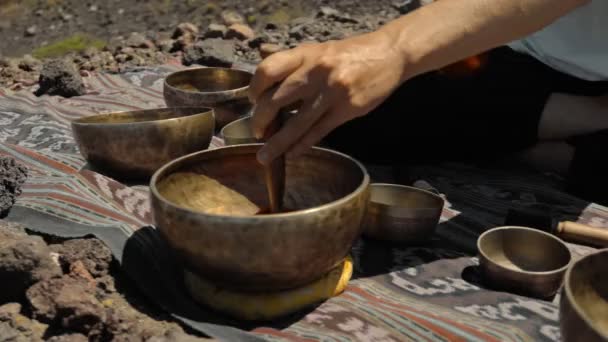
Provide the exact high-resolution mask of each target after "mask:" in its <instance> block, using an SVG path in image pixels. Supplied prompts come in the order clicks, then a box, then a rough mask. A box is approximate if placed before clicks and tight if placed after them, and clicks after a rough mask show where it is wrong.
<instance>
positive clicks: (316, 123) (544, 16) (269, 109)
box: [250, 0, 589, 163]
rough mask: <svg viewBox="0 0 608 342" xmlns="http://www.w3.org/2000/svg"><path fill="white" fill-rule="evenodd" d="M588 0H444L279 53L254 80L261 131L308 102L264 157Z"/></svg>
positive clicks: (305, 141) (314, 138)
mask: <svg viewBox="0 0 608 342" xmlns="http://www.w3.org/2000/svg"><path fill="white" fill-rule="evenodd" d="M587 2H589V0H440V1H436V2H434V3H432V4H430V5H427V6H425V7H422V8H420V9H418V10H416V11H413V12H411V13H410V14H408V15H405V16H403V17H401V18H399V19H397V20H395V21H392V22H390V23H388V24H386V25H385V26H383V27H382V28H380V29H378V30H377V31H374V32H371V33H367V34H363V35H359V36H355V37H352V38H348V39H344V40H341V41H330V42H326V43H320V44H306V45H302V46H299V47H297V48H295V49H292V50H288V51H284V52H280V53H277V54H274V55H272V56H270V57H268V58H267V59H266V60H264V61H263V62H262V63H261V64H260V65H259V66H258V69H257V71H256V73H255V75H254V78H253V80H252V83H251V88H250V97H251V99H252V101H254V103H256V110H255V112H254V117H253V128H254V132H256V135H258V136H261V135H262V133H263V132H264V130H265V128H266V126H267V125H268V123H269V122H270V121H271V120H272V119H273V118H274V117H275V116H276V113H277V111H279V110H280V108H283V107H285V106H288V105H290V104H293V103H295V102H297V101H301V103H302V106H301V107H300V109H299V112H298V115H296V116H294V117H293V118H291V119H290V120H289V121H288V122H287V123H286V124H285V126H284V127H283V128H282V129H281V130H280V131H279V132H278V133H277V134H275V135H274V136H273V137H271V138H270V140H269V141H268V142H267V144H266V145H265V146H264V148H262V149H261V150H260V153H259V154H258V159H259V160H260V162H262V163H268V162H269V161H271V160H272V159H274V158H275V157H276V156H278V155H280V154H282V153H285V152H289V153H292V154H295V155H297V154H300V153H302V152H303V151H305V150H306V149H307V148H309V147H310V146H312V145H314V144H316V143H318V142H319V141H320V140H321V139H322V138H323V137H324V136H325V135H327V134H328V133H329V132H331V131H332V130H333V129H334V128H336V127H338V126H339V125H341V124H343V123H344V122H347V121H349V120H351V119H354V118H356V117H359V116H362V115H365V114H367V113H368V112H369V111H371V110H372V109H374V108H375V107H376V106H378V105H379V104H380V103H381V102H382V101H383V100H384V99H386V97H388V96H389V95H390V94H391V93H392V91H393V90H395V88H397V87H398V86H399V85H400V84H401V83H403V82H405V81H407V80H408V79H410V78H412V77H414V76H416V75H419V74H423V73H425V72H428V71H431V70H436V69H439V68H442V67H444V66H446V65H449V64H451V63H454V62H456V61H459V60H461V59H463V58H466V57H469V56H472V55H475V54H478V53H480V52H483V51H486V50H488V49H491V48H493V47H496V46H500V45H503V44H505V43H508V42H510V41H512V40H515V39H517V38H520V37H523V36H525V35H527V34H530V33H532V32H535V31H537V30H539V29H541V28H543V27H545V26H547V25H549V24H550V23H552V22H553V21H554V20H556V19H558V18H560V17H561V16H563V15H565V14H567V13H569V12H570V11H572V10H574V9H576V8H577V7H578V6H581V5H584V4H585V3H587Z"/></svg>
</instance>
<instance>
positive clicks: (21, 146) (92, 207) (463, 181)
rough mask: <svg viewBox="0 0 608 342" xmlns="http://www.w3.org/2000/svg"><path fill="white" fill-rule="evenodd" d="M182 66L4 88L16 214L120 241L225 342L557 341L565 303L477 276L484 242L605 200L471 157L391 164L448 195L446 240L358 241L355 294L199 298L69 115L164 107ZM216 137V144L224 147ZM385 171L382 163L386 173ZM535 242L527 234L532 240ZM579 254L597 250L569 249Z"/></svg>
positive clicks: (157, 284) (138, 201)
mask: <svg viewBox="0 0 608 342" xmlns="http://www.w3.org/2000/svg"><path fill="white" fill-rule="evenodd" d="M181 67H182V66H179V65H177V64H171V65H164V66H161V67H157V68H147V69H138V70H133V71H131V72H127V73H124V74H120V75H111V74H92V75H90V76H89V77H86V78H85V81H86V86H87V89H88V94H87V95H85V96H81V97H76V98H71V99H64V98H58V97H48V96H43V97H40V98H37V97H35V96H34V95H32V92H31V89H30V90H22V91H19V92H10V91H8V90H0V155H8V156H11V157H14V158H16V159H17V160H18V161H19V162H21V163H23V164H25V165H26V166H27V167H29V169H30V177H29V179H28V181H27V183H26V184H25V186H24V192H23V195H22V196H21V197H20V198H19V199H18V202H17V204H16V206H15V207H14V208H13V210H12V211H11V212H10V215H9V218H8V219H10V220H13V221H18V222H21V223H23V224H26V225H27V226H29V227H30V228H31V229H33V230H38V231H40V232H44V233H49V234H55V235H59V236H66V237H73V236H84V235H90V234H92V235H95V236H97V237H99V238H100V239H102V240H103V241H105V242H106V244H108V246H109V247H110V248H111V249H112V251H113V253H114V256H115V257H116V258H117V259H118V260H119V261H120V262H121V264H122V266H123V267H124V269H125V271H126V272H127V273H128V274H129V275H130V276H131V277H133V278H134V280H135V281H136V282H137V284H138V285H139V286H140V288H141V290H142V291H143V292H144V293H146V294H147V295H148V296H149V297H150V298H152V299H153V300H155V301H156V302H157V303H158V304H159V305H160V306H161V307H163V308H164V309H165V310H167V311H169V312H170V313H171V314H173V315H174V316H175V317H176V318H178V319H180V320H182V321H183V322H184V323H186V324H188V325H190V326H191V327H193V328H194V329H197V330H199V331H201V332H203V333H205V334H207V335H209V336H212V337H216V338H219V339H229V340H242V341H249V340H251V341H255V340H277V341H279V340H288V341H292V340H293V341H313V340H325V341H338V340H340V341H345V340H350V341H354V340H366V341H402V340H415V341H426V340H455V341H457V340H460V341H533V340H534V341H539V340H540V341H542V340H545V341H553V340H559V339H560V334H559V322H558V306H557V304H556V303H557V302H558V298H554V299H553V300H551V301H548V300H538V299H533V298H528V297H523V296H518V295H514V294H510V293H507V292H501V291H496V290H493V289H492V288H491V286H489V284H484V282H483V279H482V278H480V277H479V276H478V274H477V263H478V260H477V258H476V256H475V252H476V250H475V242H476V239H477V237H478V236H479V234H480V233H481V232H483V231H484V230H486V229H488V228H491V227H494V226H497V225H500V224H501V222H502V221H503V220H504V215H505V213H506V211H507V209H508V208H510V207H512V206H515V205H522V204H534V203H545V204H549V205H552V206H553V207H554V208H556V209H557V210H558V211H559V212H560V213H562V214H563V216H564V218H569V219H574V220H578V221H580V222H585V223H589V224H591V225H595V226H598V227H608V209H607V208H605V207H602V206H599V205H596V204H592V203H586V202H584V201H581V200H579V199H577V198H574V197H571V196H569V195H567V194H566V193H564V192H563V191H562V190H561V182H560V180H559V179H558V178H555V177H553V176H551V175H541V174H535V173H532V172H530V171H526V170H514V169H513V170H512V169H504V168H485V169H481V168H479V167H472V166H467V165H455V164H450V165H443V166H434V167H430V166H418V167H409V168H408V169H407V170H400V171H399V172H388V173H386V172H381V171H383V170H381V169H380V170H377V169H376V168H374V167H372V166H370V170H372V171H373V172H372V176H373V177H374V178H375V180H378V181H395V182H398V181H399V178H394V175H395V174H396V175H400V174H404V173H407V175H408V177H414V179H424V180H425V181H427V182H429V183H430V184H432V185H433V186H434V187H435V188H437V189H438V190H439V191H440V192H441V193H442V194H444V196H445V198H446V200H447V202H448V205H446V208H445V210H444V212H443V216H442V219H441V223H440V226H439V228H438V232H437V237H436V239H435V240H433V241H432V242H431V243H429V244H427V245H424V246H418V247H406V246H396V245H391V244H386V243H378V242H372V241H367V240H360V241H359V242H358V243H357V244H356V246H355V247H354V248H353V253H352V254H353V256H354V259H355V275H354V278H353V280H352V281H351V283H350V284H349V286H348V288H347V290H346V292H345V293H344V294H342V295H340V296H338V297H336V298H333V299H331V300H329V301H326V302H324V303H322V304H320V305H318V306H317V307H315V308H311V309H309V310H306V311H304V312H300V313H298V314H295V315H293V316H290V317H287V318H285V319H282V320H281V321H279V322H273V323H265V324H245V323H243V322H236V321H233V320H230V319H228V318H226V317H223V316H222V315H221V314H219V313H216V312H212V311H210V310H208V309H206V308H204V307H201V306H197V305H195V304H194V303H193V302H192V300H191V299H190V298H189V297H187V296H186V295H185V292H184V291H183V288H182V284H181V283H180V281H179V280H178V279H180V275H179V274H175V273H174V272H175V269H176V268H175V267H173V265H172V259H171V258H170V257H169V254H168V251H167V248H166V246H165V245H164V243H163V241H162V240H161V239H160V238H159V237H158V234H157V233H156V231H155V229H154V228H153V227H152V226H151V215H150V207H149V203H148V194H147V188H146V186H145V185H131V186H129V185H126V184H121V183H119V182H117V181H116V180H113V179H111V178H108V177H106V176H104V175H102V174H99V173H96V172H94V171H93V170H90V169H89V168H88V167H87V165H86V162H85V161H84V160H83V158H82V157H81V156H80V155H79V153H78V149H77V147H76V145H75V142H74V139H73V137H72V134H71V130H70V126H69V121H70V120H71V119H74V118H78V117H81V116H86V115H91V114H96V113H100V112H108V111H120V110H131V109H140V108H155V107H160V106H163V105H164V102H163V99H162V80H163V77H164V76H165V75H166V74H167V73H169V72H171V71H173V70H176V69H178V68H181ZM221 144H222V141H221V140H220V139H218V138H215V139H214V141H213V143H212V147H217V146H221ZM377 171H379V172H377ZM522 243H525V242H522ZM570 247H571V249H572V251H573V253H574V255H575V256H577V257H580V256H581V255H584V254H585V253H588V252H589V251H591V250H592V249H590V248H586V247H582V246H576V245H570Z"/></svg>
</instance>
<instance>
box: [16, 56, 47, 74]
mask: <svg viewBox="0 0 608 342" xmlns="http://www.w3.org/2000/svg"><path fill="white" fill-rule="evenodd" d="M41 68H42V62H41V61H40V60H38V59H36V58H34V57H32V55H24V56H23V58H21V60H20V61H19V69H21V70H23V71H39V70H40V69H41Z"/></svg>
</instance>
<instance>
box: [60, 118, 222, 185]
mask: <svg viewBox="0 0 608 342" xmlns="http://www.w3.org/2000/svg"><path fill="white" fill-rule="evenodd" d="M71 126H72V131H73V133H74V138H75V140H76V143H77V144H78V148H79V150H80V153H81V154H82V155H83V157H84V158H85V159H86V160H87V161H88V162H89V163H90V164H91V165H92V166H93V167H95V168H96V169H98V170H100V171H102V172H104V173H108V174H110V175H112V176H115V177H117V178H120V179H143V178H145V179H149V177H151V176H152V174H153V173H154V172H155V171H156V170H158V169H159V168H160V167H161V166H163V165H164V164H166V163H168V162H170V161H171V160H173V159H175V158H178V157H181V156H184V155H187V154H190V153H193V152H196V151H200V150H204V149H206V148H208V147H209V144H210V143H211V139H212V137H213V132H214V126H215V120H214V117H213V110H212V109H211V108H160V109H148V110H139V111H130V112H116V113H108V114H100V115H94V116H89V117H84V118H80V119H77V120H74V121H72V123H71Z"/></svg>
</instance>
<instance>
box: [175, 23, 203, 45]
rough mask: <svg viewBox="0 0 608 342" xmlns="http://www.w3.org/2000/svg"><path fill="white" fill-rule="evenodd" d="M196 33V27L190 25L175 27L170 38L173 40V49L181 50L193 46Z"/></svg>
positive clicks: (182, 24) (184, 24)
mask: <svg viewBox="0 0 608 342" xmlns="http://www.w3.org/2000/svg"><path fill="white" fill-rule="evenodd" d="M198 32H199V30H198V27H197V26H196V25H194V24H192V23H181V24H179V25H177V27H176V28H175V31H174V32H173V36H172V37H171V38H173V39H175V45H174V47H175V49H177V50H183V49H185V48H187V47H189V46H191V45H192V44H194V42H195V41H196V37H197V36H198Z"/></svg>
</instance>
